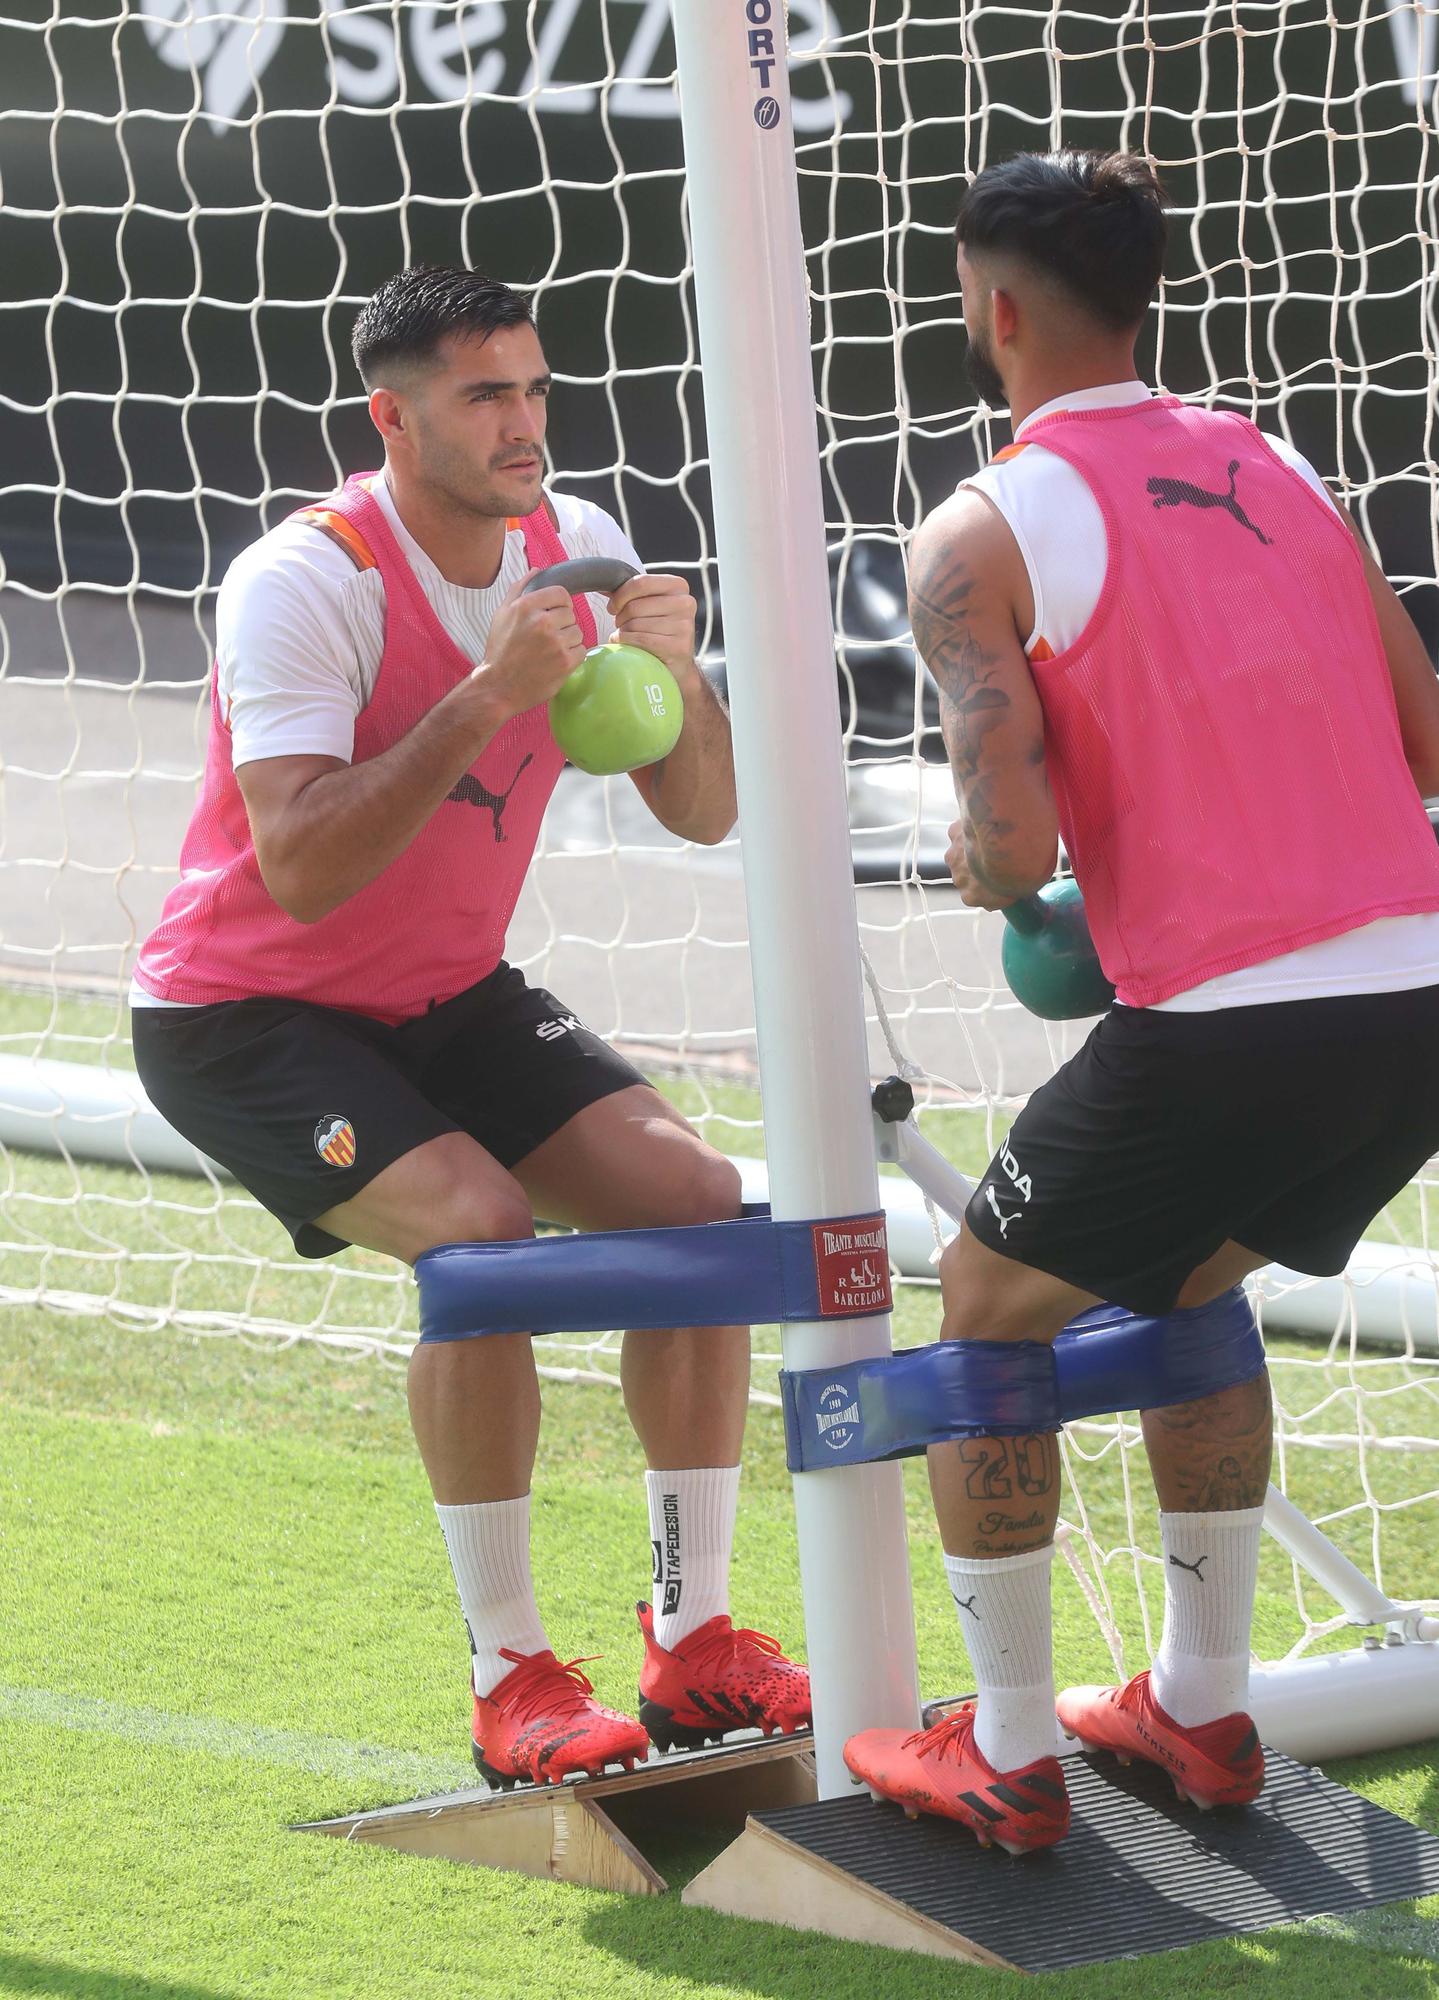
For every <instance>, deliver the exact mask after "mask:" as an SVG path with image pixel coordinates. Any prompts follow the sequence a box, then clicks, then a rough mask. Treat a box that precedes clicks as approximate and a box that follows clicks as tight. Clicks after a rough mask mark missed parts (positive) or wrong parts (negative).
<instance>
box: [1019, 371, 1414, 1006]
mask: <svg viewBox="0 0 1439 2000" xmlns="http://www.w3.org/2000/svg"><path fill="white" fill-rule="evenodd" d="M1024 442H1025V444H1026V445H1029V444H1033V445H1038V446H1042V447H1043V448H1044V450H1046V451H1052V452H1054V453H1055V454H1056V455H1057V456H1058V457H1060V458H1062V459H1064V460H1066V461H1067V462H1068V463H1069V464H1070V465H1072V466H1073V467H1074V468H1075V470H1076V471H1077V472H1078V473H1080V475H1081V476H1082V477H1083V478H1084V480H1085V481H1086V482H1087V484H1088V485H1089V487H1090V489H1091V491H1092V492H1093V494H1094V496H1095V499H1096V500H1097V501H1098V503H1099V506H1100V509H1101V511H1102V513H1103V515H1104V519H1105V525H1106V530H1107V534H1108V543H1109V553H1108V565H1107V569H1106V574H1105V582H1104V589H1103V592H1102V594H1101V596H1100V599H1099V603H1098V605H1097V606H1096V608H1095V612H1094V616H1093V617H1092V618H1091V620H1090V622H1089V625H1088V626H1087V628H1086V629H1085V631H1084V632H1082V633H1081V634H1080V637H1079V638H1078V640H1077V641H1076V642H1075V644H1074V645H1073V646H1071V647H1070V648H1069V649H1068V651H1066V652H1063V653H1060V654H1058V655H1056V656H1055V657H1054V658H1053V659H1050V660H1046V661H1043V662H1039V661H1035V662H1032V663H1031V669H1032V672H1033V674H1034V679H1035V683H1036V685H1037V687H1038V689H1039V695H1040V700H1041V703H1042V705H1043V708H1044V724H1045V750H1046V760H1047V764H1048V770H1049V778H1050V783H1051V785H1052V787H1053V790H1054V795H1055V800H1056V803H1057V805H1058V810H1059V822H1060V829H1061V832H1062V833H1063V836H1064V844H1065V848H1066V850H1067V852H1068V854H1069V856H1070V859H1071V862H1072V863H1073V867H1074V872H1075V874H1076V876H1077V877H1078V879H1079V882H1080V886H1081V887H1082V889H1083V890H1084V900H1085V908H1086V910H1087V912H1088V916H1089V925H1090V930H1091V932H1092V934H1093V937H1094V942H1095V945H1096V947H1097V949H1098V952H1099V957H1100V961H1101V963H1102V964H1103V966H1104V970H1105V972H1106V974H1107V975H1108V977H1109V978H1110V979H1111V980H1112V981H1113V983H1114V986H1115V989H1116V991H1117V993H1118V997H1119V998H1120V999H1121V1000H1123V1001H1126V1002H1127V1003H1128V1004H1129V1005H1130V1006H1135V1007H1143V1006H1150V1005H1153V1004H1155V1003H1156V1002H1158V1001H1161V1000H1167V999H1169V998H1171V997H1172V996H1173V995H1174V994H1176V993H1183V992H1184V991H1186V989H1187V988H1189V987H1191V986H1197V985H1199V984H1200V983H1201V982H1202V981H1204V980H1206V979H1212V978H1215V977H1217V976H1218V975H1219V974H1220V973H1225V972H1235V971H1238V970H1239V968H1240V967H1241V966H1245V965H1255V964H1258V963H1259V962H1260V961H1261V960H1263V959H1268V958H1277V957H1278V956H1279V955H1280V954H1281V953H1283V952H1288V951H1297V950H1298V949H1299V948H1300V947H1301V946H1302V945H1307V944H1315V943H1317V942H1318V941H1319V940H1320V939H1321V938H1327V937H1336V936H1338V935H1339V933H1340V932H1342V931H1348V930H1354V929H1357V928H1358V927H1359V926H1360V925H1361V924H1367V923H1370V922H1372V921H1374V920H1375V919H1376V918H1379V917H1394V916H1404V915H1410V914H1413V913H1416V912H1418V911H1422V910H1439V847H1436V844H1435V840H1434V835H1433V833H1432V831H1431V830H1430V826H1429V822H1428V819H1427V817H1426V815H1425V812H1424V808H1423V804H1422V802H1421V800H1420V798H1419V795H1418V792H1417V791H1416V789H1415V785H1414V781H1413V778H1412V777H1411V776H1410V773H1409V767H1408V765H1407V764H1406V763H1405V761H1404V750H1403V744H1402V741H1401V738H1400V733H1399V720H1398V715H1397V712H1396V710H1395V705H1394V692H1393V685H1392V683H1391V681H1390V677H1389V670H1388V667H1387V664H1386V662H1385V657H1384V649H1383V645H1382V642H1381V640H1380V637H1379V628H1378V623H1377V620H1376V618H1375V615H1374V607H1373V602H1372V600H1371V598H1370V595H1369V588H1368V584H1367V583H1366V581H1365V577H1364V569H1363V564H1362V562H1361V560H1360V556H1359V551H1358V548H1357V546H1356V544H1355V541H1354V538H1353V536H1352V535H1351V533H1350V532H1349V530H1348V528H1347V527H1346V526H1345V524H1344V522H1343V521H1342V520H1341V519H1340V518H1339V516H1338V515H1336V514H1335V513H1334V512H1333V511H1332V509H1330V508H1328V507H1326V505H1325V504H1324V502H1323V501H1322V500H1321V499H1320V498H1319V496H1318V495H1317V494H1316V493H1314V492H1313V491H1312V490H1311V488H1310V487H1309V486H1307V485H1306V484H1305V482H1304V480H1303V479H1301V478H1300V476H1299V475H1298V473H1296V472H1294V471H1293V470H1291V468H1290V467H1289V466H1287V465H1285V464H1284V462H1283V461H1282V460H1281V459H1280V458H1279V457H1278V455H1277V454H1276V453H1274V452H1272V451H1271V450H1270V449H1269V447H1268V446H1267V445H1266V444H1265V442H1264V440H1263V438H1262V437H1261V435H1260V433H1259V432H1258V431H1257V430H1256V429H1255V427H1254V425H1253V424H1251V423H1249V422H1248V421H1247V420H1246V419H1244V418H1242V417H1238V416H1233V415H1230V414H1228V413H1224V412H1219V411H1208V410H1195V409H1189V408H1187V407H1185V406H1184V405H1182V404H1180V403H1178V402H1177V401H1175V399H1174V398H1172V397H1159V398H1156V399H1155V400H1154V401H1153V402H1151V403H1142V404H1139V405H1137V406H1133V405H1132V406H1128V407H1125V408H1121V409H1106V410H1086V411H1065V412H1060V413H1058V414H1056V415H1055V416H1052V417H1044V418H1041V419H1040V420H1039V421H1038V422H1037V423H1035V424H1032V425H1030V426H1029V427H1028V428H1027V429H1026V431H1025V433H1024Z"/></svg>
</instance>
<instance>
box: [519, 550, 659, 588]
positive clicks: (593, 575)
mask: <svg viewBox="0 0 1439 2000" xmlns="http://www.w3.org/2000/svg"><path fill="white" fill-rule="evenodd" d="M640 573H641V572H640V571H639V570H637V569H636V568H635V566H634V564H633V563H627V562H624V561H622V560H621V558H620V557H619V556H574V557H572V558H571V560H570V561H569V562H557V563H551V564H550V566H549V568H548V569H542V570H537V571H536V573H535V574H534V575H533V576H532V577H531V578H530V580H529V582H528V583H527V584H526V585H525V587H524V589H523V590H522V591H521V592H520V595H521V597H528V596H529V594H530V592H531V591H532V590H548V589H549V588H550V587H551V585H553V584H557V585H558V586H559V588H560V589H561V590H567V591H568V592H569V593H570V596H571V597H583V596H584V595H585V593H586V591H590V590H593V591H594V592H595V593H596V594H597V595H598V596H600V597H608V596H609V595H610V593H611V591H615V590H618V589H619V587H620V585H621V584H622V583H628V582H629V580H630V578H631V577H632V576H639V575H640Z"/></svg>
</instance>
